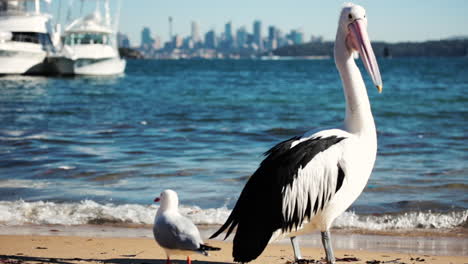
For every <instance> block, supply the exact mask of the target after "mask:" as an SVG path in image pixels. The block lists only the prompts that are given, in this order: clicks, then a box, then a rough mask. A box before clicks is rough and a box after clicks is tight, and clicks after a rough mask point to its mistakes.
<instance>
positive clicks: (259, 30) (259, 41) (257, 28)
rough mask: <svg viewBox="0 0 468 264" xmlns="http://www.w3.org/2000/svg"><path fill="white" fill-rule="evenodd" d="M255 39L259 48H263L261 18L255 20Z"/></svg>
mask: <svg viewBox="0 0 468 264" xmlns="http://www.w3.org/2000/svg"><path fill="white" fill-rule="evenodd" d="M253 34H254V35H253V38H254V39H253V40H254V43H255V45H257V47H258V49H259V50H263V41H262V22H261V21H260V20H255V21H254V24H253Z"/></svg>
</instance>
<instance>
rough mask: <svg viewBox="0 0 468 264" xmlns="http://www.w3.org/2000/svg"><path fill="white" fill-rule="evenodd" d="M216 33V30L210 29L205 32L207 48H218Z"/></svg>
mask: <svg viewBox="0 0 468 264" xmlns="http://www.w3.org/2000/svg"><path fill="white" fill-rule="evenodd" d="M217 46H218V45H217V41H216V33H215V31H214V30H210V31H208V32H206V34H205V48H207V49H216V47H217Z"/></svg>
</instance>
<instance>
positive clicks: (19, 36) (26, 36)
mask: <svg viewBox="0 0 468 264" xmlns="http://www.w3.org/2000/svg"><path fill="white" fill-rule="evenodd" d="M11 40H12V41H17V42H27V43H37V44H41V45H42V47H43V49H46V50H50V49H51V48H52V47H53V45H52V40H51V39H50V36H49V34H47V33H38V32H12V38H11Z"/></svg>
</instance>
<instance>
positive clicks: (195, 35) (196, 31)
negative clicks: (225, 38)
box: [190, 21, 201, 44]
mask: <svg viewBox="0 0 468 264" xmlns="http://www.w3.org/2000/svg"><path fill="white" fill-rule="evenodd" d="M190 36H191V38H192V41H193V42H194V43H195V44H196V43H199V42H200V41H201V39H200V28H199V27H198V23H197V22H196V21H192V32H191V35H190Z"/></svg>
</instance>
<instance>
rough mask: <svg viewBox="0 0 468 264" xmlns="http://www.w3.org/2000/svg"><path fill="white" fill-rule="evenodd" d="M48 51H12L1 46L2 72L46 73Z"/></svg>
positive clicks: (0, 72) (0, 64)
mask: <svg viewBox="0 0 468 264" xmlns="http://www.w3.org/2000/svg"><path fill="white" fill-rule="evenodd" d="M46 55H47V54H46V52H44V51H41V52H28V51H12V50H6V49H1V48H0V74H1V75H5V74H45V73H47V71H48V69H47V65H46V63H45V58H46Z"/></svg>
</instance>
